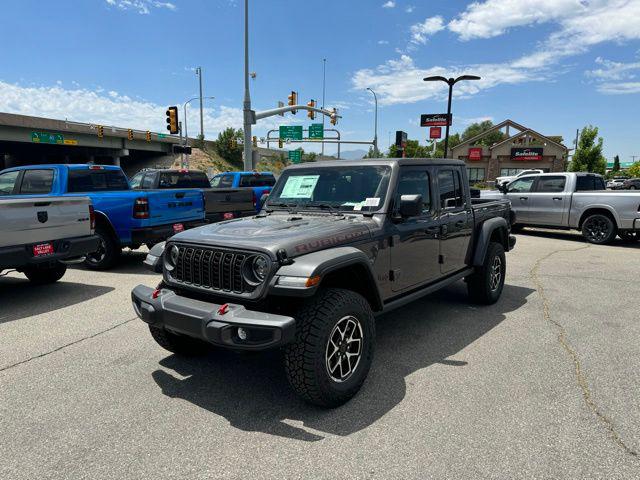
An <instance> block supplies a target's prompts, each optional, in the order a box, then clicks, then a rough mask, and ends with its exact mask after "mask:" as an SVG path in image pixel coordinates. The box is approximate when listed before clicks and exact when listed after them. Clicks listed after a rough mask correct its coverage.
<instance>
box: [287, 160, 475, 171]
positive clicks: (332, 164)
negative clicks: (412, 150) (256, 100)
mask: <svg viewBox="0 0 640 480" xmlns="http://www.w3.org/2000/svg"><path fill="white" fill-rule="evenodd" d="M394 164H397V165H399V166H403V165H409V166H411V165H456V166H459V165H464V162H463V161H462V160H452V159H449V158H366V159H362V160H325V161H323V162H306V163H298V164H296V165H290V166H288V167H287V170H289V169H296V168H316V167H336V166H344V167H355V166H365V165H389V166H392V165H394Z"/></svg>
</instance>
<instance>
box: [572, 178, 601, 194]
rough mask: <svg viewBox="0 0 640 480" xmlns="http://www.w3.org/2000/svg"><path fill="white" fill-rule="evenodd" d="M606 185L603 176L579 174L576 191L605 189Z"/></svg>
mask: <svg viewBox="0 0 640 480" xmlns="http://www.w3.org/2000/svg"><path fill="white" fill-rule="evenodd" d="M604 189H605V185H604V182H603V181H602V177H598V176H597V175H579V176H578V178H577V182H576V192H587V191H591V190H604Z"/></svg>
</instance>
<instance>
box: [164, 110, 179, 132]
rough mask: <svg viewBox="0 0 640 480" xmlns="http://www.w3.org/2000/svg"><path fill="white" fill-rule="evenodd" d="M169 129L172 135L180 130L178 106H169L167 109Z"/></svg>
mask: <svg viewBox="0 0 640 480" xmlns="http://www.w3.org/2000/svg"><path fill="white" fill-rule="evenodd" d="M166 113H167V130H169V133H170V134H172V135H175V134H176V133H178V132H179V131H180V129H179V127H178V107H169V108H168V109H167V112H166Z"/></svg>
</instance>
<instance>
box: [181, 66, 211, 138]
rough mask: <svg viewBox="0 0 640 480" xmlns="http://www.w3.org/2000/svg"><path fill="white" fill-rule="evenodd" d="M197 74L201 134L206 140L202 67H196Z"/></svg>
mask: <svg viewBox="0 0 640 480" xmlns="http://www.w3.org/2000/svg"><path fill="white" fill-rule="evenodd" d="M196 75H198V83H199V84H200V136H201V137H202V139H203V140H204V114H203V113H202V112H203V108H204V106H203V104H202V103H203V99H204V97H203V96H202V67H198V68H196ZM207 98H209V97H207ZM186 123H187V122H186V114H185V126H186ZM185 130H186V128H185Z"/></svg>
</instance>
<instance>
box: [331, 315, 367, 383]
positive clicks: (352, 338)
mask: <svg viewBox="0 0 640 480" xmlns="http://www.w3.org/2000/svg"><path fill="white" fill-rule="evenodd" d="M362 341H363V337H362V327H361V325H360V321H359V320H358V319H357V318H356V317H354V316H352V315H349V316H346V317H342V318H341V319H340V320H339V321H338V323H336V325H335V326H334V327H333V330H331V334H330V335H329V340H328V341H327V348H326V353H325V364H326V368H327V373H328V374H329V376H330V377H331V379H332V380H333V381H335V382H339V383H341V382H344V381H346V380H347V379H349V378H350V377H351V375H353V372H355V371H356V368H358V365H359V364H360V357H361V354H362Z"/></svg>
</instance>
